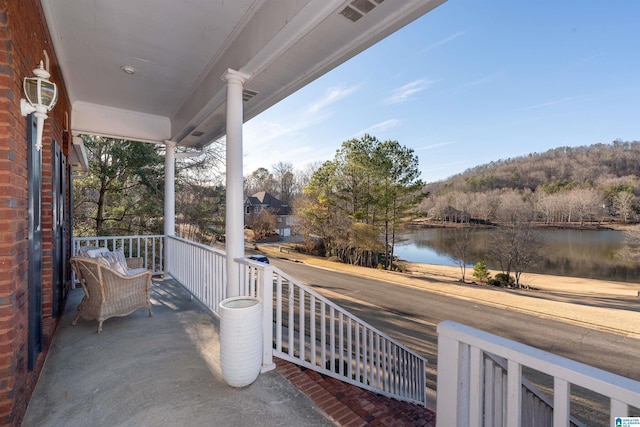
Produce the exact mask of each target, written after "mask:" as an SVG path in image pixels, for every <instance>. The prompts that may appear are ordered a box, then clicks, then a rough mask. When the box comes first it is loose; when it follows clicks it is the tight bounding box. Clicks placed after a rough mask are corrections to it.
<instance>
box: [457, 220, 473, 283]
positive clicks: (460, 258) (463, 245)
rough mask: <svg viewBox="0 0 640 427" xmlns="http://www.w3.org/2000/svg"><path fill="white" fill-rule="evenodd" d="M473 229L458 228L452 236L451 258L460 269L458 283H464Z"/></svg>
mask: <svg viewBox="0 0 640 427" xmlns="http://www.w3.org/2000/svg"><path fill="white" fill-rule="evenodd" d="M473 231H474V229H473V227H471V226H466V227H462V228H458V229H456V230H455V232H454V235H453V245H452V254H451V255H452V257H453V259H454V260H455V261H456V263H457V264H458V266H459V267H460V272H461V273H462V277H461V278H460V281H461V282H462V283H465V276H466V272H467V265H468V264H469V263H471V261H472V260H471V242H472V240H471V233H473Z"/></svg>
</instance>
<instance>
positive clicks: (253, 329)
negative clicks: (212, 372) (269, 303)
mask: <svg viewBox="0 0 640 427" xmlns="http://www.w3.org/2000/svg"><path fill="white" fill-rule="evenodd" d="M261 365H262V304H261V303H260V300H259V299H258V298H254V297H233V298H227V299H225V300H223V301H222V302H220V367H221V369H222V376H223V377H224V380H225V381H226V382H227V384H229V385H230V386H232V387H245V386H248V385H249V384H251V383H252V382H254V381H255V380H256V378H258V375H259V374H260V368H261Z"/></svg>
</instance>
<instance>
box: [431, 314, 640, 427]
mask: <svg viewBox="0 0 640 427" xmlns="http://www.w3.org/2000/svg"><path fill="white" fill-rule="evenodd" d="M486 356H490V358H487V357H486ZM496 356H497V357H498V358H504V359H505V360H506V364H507V375H506V381H503V373H502V368H500V369H498V370H496V369H495V367H496V365H495V361H496V360H499V359H496ZM491 360H493V362H492V361H491ZM523 366H527V367H530V368H532V369H535V370H538V371H540V372H543V373H545V374H548V375H550V376H552V377H553V379H554V392H553V407H554V409H553V419H552V422H553V424H552V425H554V426H567V425H569V424H570V386H571V385H572V384H574V385H577V386H580V387H583V388H585V389H587V390H591V391H594V392H596V393H598V394H601V395H603V396H605V397H607V398H609V399H610V415H609V417H610V423H611V424H610V425H615V424H614V418H615V417H626V416H628V415H629V407H630V406H635V407H637V406H638V405H639V404H640V382H638V381H634V380H631V379H629V378H625V377H621V376H619V375H615V374H612V373H610V372H606V371H603V370H600V369H597V368H594V367H591V366H588V365H584V364H582V363H579V362H576V361H573V360H570V359H566V358H564V357H560V356H557V355H554V354H551V353H547V352H545V351H542V350H539V349H537V348H533V347H530V346H527V345H524V344H520V343H517V342H514V341H510V340H507V339H504V338H501V337H498V336H495V335H492V334H489V333H487V332H483V331H479V330H477V329H474V328H471V327H468V326H465V325H461V324H458V323H454V322H450V321H445V322H442V323H440V324H439V325H438V403H437V411H436V413H437V414H438V417H437V420H436V422H437V424H436V425H437V426H464V427H471V426H509V427H512V426H513V427H515V426H527V425H551V424H544V417H543V415H542V412H543V411H544V409H543V410H541V411H540V412H537V411H532V412H530V411H529V410H525V409H524V408H526V407H527V406H526V404H525V403H523V400H524V399H523V397H525V394H524V393H523V387H522V384H523V381H522V380H523V378H522V367H523ZM545 406H546V405H545ZM525 415H526V416H525ZM536 419H537V421H540V423H539V424H538V423H534V420H536Z"/></svg>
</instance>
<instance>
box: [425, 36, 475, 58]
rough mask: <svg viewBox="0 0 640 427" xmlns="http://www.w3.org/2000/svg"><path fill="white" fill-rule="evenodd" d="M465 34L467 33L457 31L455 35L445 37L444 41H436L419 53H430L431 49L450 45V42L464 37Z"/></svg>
mask: <svg viewBox="0 0 640 427" xmlns="http://www.w3.org/2000/svg"><path fill="white" fill-rule="evenodd" d="M466 33H467V32H466V31H458V32H457V33H453V34H451V35H450V36H449V37H445V38H444V39H442V40H438V41H437V42H435V43H432V44H430V45H429V46H427V47H425V48H424V49H422V50H421V51H420V53H424V52H428V51H430V50H431V49H435V48H437V47H440V46H444V45H445V44H447V43H450V42H452V41H453V40H455V39H457V38H459V37H462V36H464V35H465V34H466Z"/></svg>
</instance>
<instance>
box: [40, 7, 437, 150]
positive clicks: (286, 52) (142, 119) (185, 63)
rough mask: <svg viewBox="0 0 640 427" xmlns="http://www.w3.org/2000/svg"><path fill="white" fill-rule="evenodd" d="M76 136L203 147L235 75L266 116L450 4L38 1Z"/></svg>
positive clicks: (213, 135) (216, 127) (248, 110)
mask: <svg viewBox="0 0 640 427" xmlns="http://www.w3.org/2000/svg"><path fill="white" fill-rule="evenodd" d="M40 1H41V3H42V6H43V10H44V13H45V18H46V21H47V25H48V27H49V30H50V33H51V37H52V41H53V45H54V49H55V53H56V56H57V58H58V61H59V64H60V70H61V72H62V76H63V78H64V83H65V86H66V88H67V90H68V94H69V97H70V100H71V103H72V114H71V128H72V132H73V134H74V135H77V134H79V133H89V134H95V135H103V136H109V137H115V138H127V139H135V140H140V141H150V142H159V143H162V142H164V141H165V140H172V141H174V142H176V143H177V144H178V145H179V146H184V147H191V148H196V149H198V148H202V147H204V146H206V145H208V144H210V143H211V142H213V141H215V140H217V139H219V138H220V137H221V136H224V135H225V133H226V81H225V80H224V79H223V78H222V77H223V76H224V75H225V74H226V73H227V71H228V70H229V69H231V70H235V71H238V72H241V73H243V74H245V75H247V76H248V80H247V81H246V82H245V84H244V108H243V110H244V120H245V121H246V120H249V119H250V118H252V117H254V116H256V115H257V114H259V113H261V112H262V111H264V110H266V109H267V108H269V107H271V106H272V105H274V104H275V103H277V102H278V101H280V100H281V99H283V98H285V97H287V96H288V95H290V94H291V93H293V92H295V91H296V90H298V89H300V88H301V87H303V86H304V85H306V84H308V83H309V82H311V81H313V80H314V79H316V78H318V77H320V76H321V75H323V74H325V73H327V72H328V71H329V70H331V69H333V68H335V67H336V66H338V65H340V64H341V63H343V62H344V61H346V60H348V59H349V58H351V57H353V56H354V55H356V54H358V53H359V52H361V51H363V50H364V49H366V48H367V47H369V46H371V45H373V44H375V43H376V42H377V41H379V40H381V39H382V38H384V37H386V36H387V35H389V34H391V33H393V32H394V31H396V30H398V29H400V28H402V27H403V26H405V25H407V24H408V23H410V22H412V21H413V20H415V19H417V18H419V17H420V16H422V15H424V14H425V13H427V12H429V11H430V10H432V9H433V8H435V7H437V6H438V5H440V4H441V3H443V2H444V0H402V1H383V0H347V1H345V0H300V1H268V0H234V1H221V0H188V1H184V2H183V1H168V0H135V1H131V0H108V1H106V0H105V1H80V2H79V1H77V0H40Z"/></svg>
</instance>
